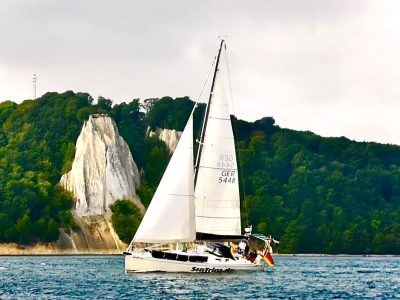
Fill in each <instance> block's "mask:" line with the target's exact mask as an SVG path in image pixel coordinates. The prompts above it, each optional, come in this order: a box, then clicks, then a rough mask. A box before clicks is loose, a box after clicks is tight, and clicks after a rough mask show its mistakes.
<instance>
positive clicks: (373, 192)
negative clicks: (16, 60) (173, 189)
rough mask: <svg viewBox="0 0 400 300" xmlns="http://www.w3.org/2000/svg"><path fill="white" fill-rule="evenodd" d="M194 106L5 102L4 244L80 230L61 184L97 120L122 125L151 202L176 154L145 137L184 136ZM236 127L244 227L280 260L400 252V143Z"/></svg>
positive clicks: (0, 212)
mask: <svg viewBox="0 0 400 300" xmlns="http://www.w3.org/2000/svg"><path fill="white" fill-rule="evenodd" d="M192 107H193V102H192V101H190V99H188V98H187V97H184V98H178V99H175V100H174V99H172V98H169V97H164V98H162V99H148V100H146V101H144V102H143V103H141V104H140V103H139V101H138V99H134V100H132V101H131V102H129V103H122V104H116V105H113V104H112V101H111V100H109V99H105V98H101V97H100V98H99V99H98V101H97V103H96V104H94V103H92V98H91V97H90V96H89V95H88V94H86V93H73V92H71V91H68V92H65V93H63V94H58V93H47V94H45V95H44V96H42V97H41V98H39V99H36V100H27V101H24V102H23V103H21V104H19V105H18V104H15V103H13V102H10V101H6V102H2V103H0V124H1V126H0V242H17V243H20V244H29V243H35V242H38V241H53V240H56V239H57V238H58V228H59V227H64V228H67V229H69V230H76V225H75V224H74V221H73V218H72V216H71V206H72V198H71V195H70V194H68V193H66V192H64V191H63V190H62V189H61V188H60V187H59V185H58V182H59V180H60V177H61V174H63V173H66V172H67V171H68V170H69V169H70V168H71V164H72V160H73V157H74V152H75V142H76V139H77V137H78V135H79V132H80V129H81V126H82V124H83V122H84V121H85V120H86V119H87V118H88V116H89V115H90V114H92V113H96V112H101V113H108V114H109V115H110V116H112V117H113V118H114V120H115V121H116V123H117V125H118V128H119V131H120V134H121V135H122V136H123V138H124V139H125V140H126V141H127V143H128V145H129V146H130V148H131V151H132V153H133V156H134V159H135V161H136V163H137V164H138V166H139V168H141V169H143V170H144V173H143V178H142V181H143V184H142V186H141V187H140V189H139V190H138V194H139V195H140V197H141V199H142V201H143V202H144V203H145V204H147V205H148V203H149V201H150V199H151V196H152V194H153V193H154V191H155V188H156V186H157V184H158V182H159V180H160V178H161V175H162V173H163V171H164V169H165V167H166V165H167V162H168V159H169V154H168V151H167V149H166V146H165V144H164V143H163V142H161V141H159V140H158V139H156V138H154V137H153V138H150V137H146V130H147V128H148V127H150V128H152V129H155V128H158V127H162V128H171V129H178V130H182V129H183V126H184V125H185V122H186V119H187V117H188V115H189V113H190V111H191V109H192ZM202 110H204V106H200V107H199V109H198V110H197V111H196V115H195V125H196V128H198V127H199V124H200V122H201V119H200V117H199V116H200V115H201V111H202ZM266 113H267V112H266ZM232 122H233V127H234V130H235V135H236V137H237V141H238V159H239V163H240V165H241V166H242V167H241V170H240V171H241V172H240V173H241V177H242V178H243V183H244V184H243V186H242V187H241V189H242V190H241V194H242V212H243V216H242V220H243V226H245V225H248V224H253V225H254V227H255V228H256V229H257V230H256V231H258V232H260V233H264V234H273V236H274V237H275V238H276V239H278V240H280V241H281V246H280V248H279V251H280V252H281V253H283V252H287V253H357V254H364V253H367V254H369V253H378V254H400V147H399V146H395V145H382V144H377V143H359V142H354V141H350V140H348V139H346V138H344V137H341V138H323V137H320V136H317V135H315V134H313V133H311V132H299V131H294V130H289V129H282V128H280V127H278V126H276V125H275V124H274V120H273V118H271V117H267V118H263V119H261V120H258V121H256V122H254V123H249V122H245V121H241V120H236V119H235V118H233V119H232Z"/></svg>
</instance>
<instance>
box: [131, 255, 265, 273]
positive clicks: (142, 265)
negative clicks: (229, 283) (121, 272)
mask: <svg viewBox="0 0 400 300" xmlns="http://www.w3.org/2000/svg"><path fill="white" fill-rule="evenodd" d="M263 269H264V265H263V264H262V263H261V262H260V264H255V263H251V262H250V261H248V260H245V259H240V260H232V259H225V258H222V259H221V260H218V258H217V259H215V258H214V257H209V261H207V262H190V261H185V262H182V261H176V260H168V259H160V258H154V257H152V256H151V254H150V253H132V254H127V255H125V272H126V273H137V272H186V273H219V272H226V271H259V270H263Z"/></svg>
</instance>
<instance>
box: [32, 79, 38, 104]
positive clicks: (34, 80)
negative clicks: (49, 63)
mask: <svg viewBox="0 0 400 300" xmlns="http://www.w3.org/2000/svg"><path fill="white" fill-rule="evenodd" d="M36 81H37V77H36V73H34V74H33V79H32V83H33V99H36Z"/></svg>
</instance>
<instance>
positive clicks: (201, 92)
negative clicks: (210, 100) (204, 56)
mask: <svg viewBox="0 0 400 300" xmlns="http://www.w3.org/2000/svg"><path fill="white" fill-rule="evenodd" d="M216 60H217V56H214V60H213V62H212V64H211V67H210V70H209V71H208V75H207V78H206V81H204V84H203V88H202V89H201V91H200V94H199V96H198V97H197V101H196V103H199V102H200V98H201V96H202V95H203V92H204V89H205V88H206V85H207V82H208V80H209V79H210V74H211V72H212V70H213V67H214V64H215V61H216Z"/></svg>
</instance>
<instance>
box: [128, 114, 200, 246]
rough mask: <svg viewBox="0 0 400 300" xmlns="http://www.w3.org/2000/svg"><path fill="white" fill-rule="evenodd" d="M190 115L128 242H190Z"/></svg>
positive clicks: (192, 230) (192, 224)
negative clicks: (144, 211)
mask: <svg viewBox="0 0 400 300" xmlns="http://www.w3.org/2000/svg"><path fill="white" fill-rule="evenodd" d="M193 182H194V179H193V120H192V116H190V117H189V121H188V123H187V124H186V127H185V129H184V131H183V134H182V137H181V139H180V140H179V143H178V145H177V147H176V149H175V152H174V154H173V156H172V158H171V160H170V162H169V164H168V167H167V169H166V170H165V173H164V175H163V177H162V179H161V182H160V184H159V185H158V188H157V191H156V193H155V194H154V197H153V199H152V200H151V203H150V206H149V208H148V210H147V212H146V214H145V216H144V218H143V220H142V222H141V224H140V226H139V228H138V230H137V232H136V234H135V236H134V238H133V241H132V242H142V243H170V242H171V243H172V242H191V241H194V239H195V237H196V229H195V221H194V218H195V217H194V200H193V190H194V186H193V185H194V183H193Z"/></svg>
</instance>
